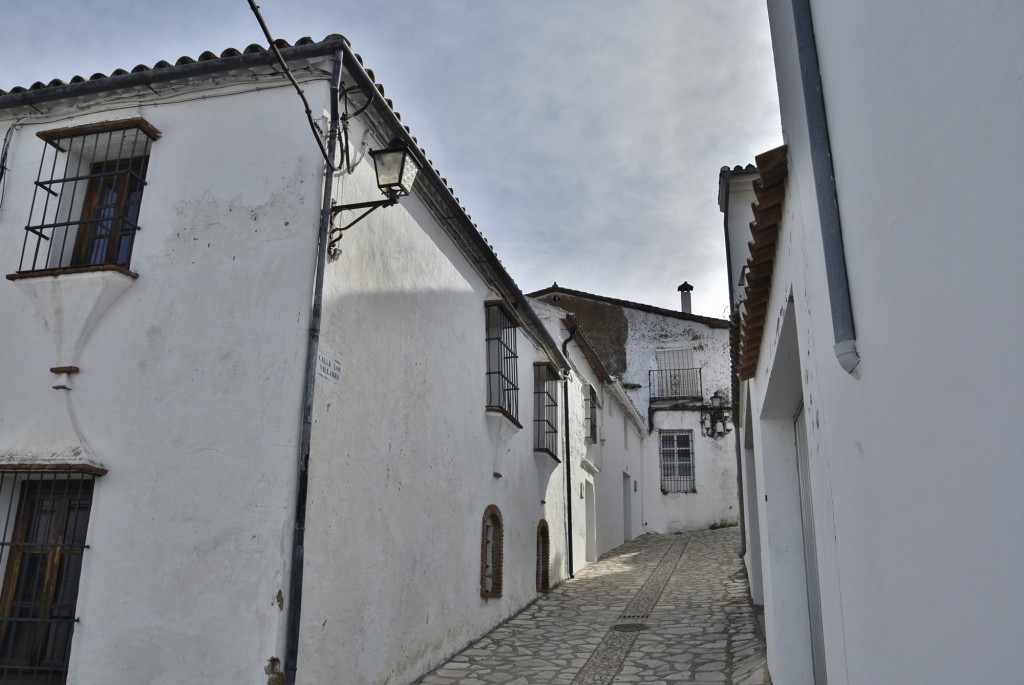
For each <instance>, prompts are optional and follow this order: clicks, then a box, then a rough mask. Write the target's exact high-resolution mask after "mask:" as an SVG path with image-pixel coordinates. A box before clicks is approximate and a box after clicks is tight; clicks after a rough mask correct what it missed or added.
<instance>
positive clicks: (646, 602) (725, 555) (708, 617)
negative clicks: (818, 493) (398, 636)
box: [418, 528, 770, 685]
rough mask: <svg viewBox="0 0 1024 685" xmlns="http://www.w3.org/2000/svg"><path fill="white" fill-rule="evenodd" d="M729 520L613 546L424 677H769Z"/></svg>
mask: <svg viewBox="0 0 1024 685" xmlns="http://www.w3.org/2000/svg"><path fill="white" fill-rule="evenodd" d="M738 543H739V531H738V529H737V528H725V529H720V530H706V531H698V532H693V533H681V534H677V535H644V536H642V537H640V538H637V539H636V540H633V541H632V542H628V543H626V544H625V545H622V546H621V547H618V548H616V549H615V550H612V551H611V552H610V553H608V554H607V555H606V556H604V557H603V558H601V559H600V560H599V561H598V562H597V563H594V564H591V565H590V566H588V567H587V568H585V569H584V570H582V571H580V572H579V573H577V574H576V578H575V579H574V580H570V581H568V582H566V583H563V584H562V585H561V586H559V587H558V588H556V589H554V590H552V591H551V593H549V594H548V595H545V596H543V597H541V598H539V599H538V600H537V601H536V602H534V603H533V604H531V605H530V606H529V607H527V608H526V609H525V610H524V611H523V612H521V613H520V614H518V615H517V616H515V617H514V618H512V619H511V620H510V621H508V622H507V623H505V624H503V625H501V626H499V627H498V628H496V629H495V630H493V631H492V632H491V633H489V634H488V635H486V636H484V637H483V638H481V639H480V640H477V641H476V642H474V643H473V644H471V645H470V646H469V647H467V648H466V649H464V650H463V651H462V652H460V653H458V654H456V655H455V656H454V657H452V659H451V660H450V661H448V662H447V663H445V664H443V665H442V666H440V667H439V668H437V669H436V670H435V671H433V672H431V673H429V674H427V675H425V676H424V677H423V678H421V679H420V680H419V681H418V683H422V685H492V684H494V685H542V684H546V683H553V684H557V685H609V684H616V685H617V684H619V683H651V684H658V683H725V684H726V685H769V683H770V679H769V676H768V672H767V665H766V661H765V648H764V638H763V636H762V632H761V629H760V627H759V625H758V619H757V614H756V612H755V609H754V608H753V606H752V605H751V604H750V601H749V596H748V593H747V581H746V576H745V574H744V572H743V565H742V562H741V561H740V559H739V557H737V555H736V549H737V547H738Z"/></svg>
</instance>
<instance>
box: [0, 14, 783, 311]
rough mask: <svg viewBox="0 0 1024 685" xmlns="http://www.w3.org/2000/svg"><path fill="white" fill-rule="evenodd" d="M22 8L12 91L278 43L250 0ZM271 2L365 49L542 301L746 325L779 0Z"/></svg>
mask: <svg viewBox="0 0 1024 685" xmlns="http://www.w3.org/2000/svg"><path fill="white" fill-rule="evenodd" d="M10 4H11V7H5V11H4V29H5V30H4V40H3V41H0V88H3V89H5V90H9V89H10V88H12V87H14V86H17V85H23V86H28V85H30V84H31V83H32V82H34V81H39V80H42V81H49V80H51V79H53V78H61V79H64V80H68V79H70V78H71V76H73V75H75V74H82V75H84V76H86V77H88V76H89V75H91V74H93V73H95V72H103V73H110V72H111V71H113V70H114V69H117V68H126V69H131V68H132V67H134V66H135V65H136V64H140V63H142V64H146V65H150V66H151V65H152V64H153V63H155V62H157V61H159V60H161V59H165V60H167V61H170V62H173V61H174V60H175V59H177V58H178V57H180V56H182V55H189V56H192V57H197V56H198V55H199V54H200V53H201V52H203V51H205V50H211V51H213V52H218V53H219V52H220V51H222V50H223V49H224V48H227V47H236V48H239V49H242V48H244V47H245V46H246V45H248V44H250V43H263V42H264V38H263V35H262V33H261V31H260V28H259V25H258V23H257V22H256V19H255V18H254V16H253V14H252V12H251V10H250V9H249V5H248V2H247V0H176V1H175V2H166V1H164V2H155V1H153V0H47V1H36V2H15V3H10ZM259 4H260V8H261V12H262V14H263V16H264V18H265V19H266V21H267V23H268V25H269V27H270V30H271V31H272V33H273V34H274V37H275V38H283V39H285V40H287V41H289V42H292V43H294V42H295V41H296V40H297V39H298V38H300V37H302V36H310V37H312V38H314V39H316V40H321V39H323V38H324V37H325V36H326V35H328V34H331V33H341V34H343V35H344V36H346V37H347V38H348V39H349V41H351V43H352V47H353V49H354V50H355V52H357V53H359V54H361V55H362V57H363V58H364V63H365V65H366V66H368V67H370V68H371V69H373V71H374V73H375V75H376V77H377V80H378V82H380V83H383V84H384V86H385V89H386V91H387V94H388V97H390V98H391V99H392V100H393V101H394V103H395V108H396V109H397V110H398V111H399V112H401V114H402V120H403V121H404V122H405V123H407V124H408V125H409V126H410V128H411V129H412V132H413V135H415V136H416V137H417V138H418V140H419V142H420V145H422V146H423V147H424V149H425V150H426V152H427V154H428V156H429V157H430V158H431V159H432V160H433V161H434V164H435V166H436V167H437V169H438V171H439V172H440V173H441V175H442V176H444V177H446V178H447V179H448V181H449V183H450V184H451V185H452V187H453V188H454V189H455V192H456V195H458V197H459V199H460V200H461V202H462V204H463V206H465V207H466V209H467V210H468V212H469V213H470V215H471V216H472V217H473V219H474V221H475V222H476V223H477V224H478V226H479V227H480V230H481V231H482V232H483V234H484V235H485V236H486V237H487V238H488V240H490V242H491V244H492V245H494V247H495V250H496V252H497V253H498V256H499V257H500V258H501V260H502V262H503V263H504V264H505V266H506V268H507V269H508V270H509V272H510V273H511V274H512V276H513V278H515V279H516V281H517V282H518V283H519V285H520V287H521V288H522V289H523V291H524V292H530V291H532V290H536V289H539V288H543V287H547V286H549V285H551V283H552V282H553V281H557V282H558V283H559V285H562V286H565V287H569V288H574V289H577V290H585V291H589V292H595V293H600V294H603V295H607V296H609V297H617V298H622V299H628V300H635V301H639V302H645V303H648V304H653V305H656V306H661V307H668V308H672V309H675V308H678V306H679V298H678V293H677V292H676V286H678V285H679V284H680V283H682V282H683V281H684V280H686V281H689V282H690V283H692V284H693V285H694V286H695V288H696V289H695V291H694V293H693V308H694V312H695V313H698V314H704V315H707V316H723V315H725V314H726V313H727V310H728V290H727V284H726V276H725V248H724V240H723V235H722V216H721V214H720V213H719V211H718V205H717V192H718V170H719V168H720V167H721V166H722V165H726V164H727V165H730V166H731V165H735V164H747V163H748V162H751V161H753V157H754V155H755V154H758V153H760V152H763V151H764V150H767V149H770V148H772V147H775V146H777V145H779V144H780V143H781V138H782V136H781V132H780V129H779V115H778V104H777V96H776V92H775V83H774V70H773V65H772V57H771V44H770V39H769V36H768V19H767V13H766V10H765V3H764V0H429V1H428V0H391V1H389V2H379V1H375V0H321V1H320V2H307V1H306V0H263V2H261V3H259ZM296 118H297V120H298V121H300V122H304V118H303V114H302V110H301V107H300V103H299V102H298V100H296Z"/></svg>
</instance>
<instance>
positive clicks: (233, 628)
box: [0, 40, 643, 685]
mask: <svg viewBox="0 0 1024 685" xmlns="http://www.w3.org/2000/svg"><path fill="white" fill-rule="evenodd" d="M328 42H330V40H328V41H325V43H328ZM332 45H333V43H332ZM333 49H334V48H333V47H332V48H331V50H333ZM331 50H327V49H324V50H323V53H324V54H319V55H315V56H312V57H310V56H307V57H306V58H304V59H303V60H299V62H298V64H297V65H296V75H297V77H298V78H299V80H300V81H301V82H302V86H303V90H304V91H305V95H306V97H307V98H308V100H309V102H310V105H311V108H312V110H313V111H314V112H324V113H325V115H324V117H322V118H321V119H320V120H319V124H320V125H321V126H322V127H323V128H324V129H326V128H327V127H328V125H329V121H328V118H327V115H326V113H327V112H329V110H330V90H329V83H328V80H327V78H326V77H325V76H324V74H325V73H326V74H329V73H330V71H331V64H332V57H331V56H330V52H331ZM286 53H287V54H294V53H288V51H286ZM229 68H230V72H229ZM353 78H354V76H353V75H352V74H351V73H346V74H345V76H344V79H345V84H346V85H347V86H351V85H352V83H351V79H353ZM119 83H124V82H123V81H122V82H119ZM93 85H94V84H93ZM150 85H152V88H150V87H143V86H139V85H137V84H136V85H134V86H130V87H128V86H125V87H121V88H119V89H118V90H117V91H116V92H115V91H114V90H110V91H102V92H92V93H89V94H87V95H86V94H79V95H75V93H81V92H82V91H74V90H72V91H70V94H69V95H68V96H67V98H65V99H54V100H50V101H47V102H45V103H41V104H40V103H37V104H35V105H34V106H33V107H25V106H15V105H12V104H11V102H12V98H11V97H9V96H8V97H7V99H6V100H5V99H4V98H5V94H3V93H0V131H2V132H6V131H7V130H8V128H9V127H13V132H12V137H11V139H10V144H9V146H8V149H7V152H8V156H7V161H6V165H5V167H6V169H5V172H4V175H3V179H2V184H3V185H2V191H3V201H2V204H0V259H2V260H3V269H4V273H6V274H13V273H14V272H16V271H18V270H19V268H20V267H19V262H18V258H19V255H20V254H21V250H22V245H23V242H24V240H25V235H26V231H25V225H26V217H28V216H29V214H30V209H31V202H32V197H33V190H34V181H35V180H36V173H37V171H38V168H39V159H40V154H41V151H42V149H43V147H44V146H45V143H44V142H43V141H42V140H40V139H39V138H38V137H37V136H36V134H37V133H38V132H40V131H46V130H52V129H57V128H63V127H68V126H78V125H82V124H88V123H93V122H101V121H110V120H114V119H123V118H128V117H141V118H144V119H145V120H146V121H147V122H149V124H150V125H152V126H153V127H155V128H156V129H158V130H159V132H160V133H161V136H160V138H159V139H158V140H156V141H155V142H154V143H153V146H152V151H151V153H150V158H149V167H148V173H147V175H146V181H147V186H146V189H145V192H144V194H143V198H142V201H141V212H140V215H139V219H138V223H139V225H140V226H141V229H140V231H139V232H138V234H137V235H136V238H135V243H134V251H133V254H132V258H131V264H130V268H131V271H132V272H134V273H135V274H137V277H132V275H130V274H126V273H124V272H123V270H122V271H118V270H102V271H97V270H88V269H86V270H84V271H83V270H79V272H77V273H63V272H61V273H47V274H45V275H38V274H37V275H35V277H28V278H20V279H17V280H4V281H0V283H3V285H2V286H0V320H2V321H3V322H4V326H3V329H2V332H0V336H2V345H0V378H3V379H4V389H5V391H6V392H4V393H2V394H0V471H3V470H4V469H7V471H4V473H7V474H8V475H10V473H13V472H12V471H11V469H21V470H20V471H18V473H20V474H22V475H19V476H13V477H17V478H24V477H26V476H24V474H25V473H29V472H32V473H36V477H40V476H38V474H39V473H43V472H44V470H45V469H52V468H55V467H59V468H60V469H62V470H64V471H75V470H77V471H83V470H85V471H88V472H89V473H99V474H102V475H99V476H98V477H97V478H96V479H95V485H94V493H93V503H92V510H91V513H90V518H89V521H88V531H87V544H88V549H86V550H85V551H84V552H83V557H82V559H83V562H82V571H81V579H80V583H79V593H78V597H77V605H76V606H75V608H74V611H75V615H76V616H78V617H79V618H80V619H81V620H80V622H79V623H77V624H76V625H75V631H74V639H73V640H72V642H71V653H70V659H69V666H68V668H69V672H68V677H67V682H69V683H98V682H103V683H111V684H113V685H120V684H124V685H128V684H131V685H135V684H137V683H141V682H145V683H153V684H154V685H156V684H166V685H177V684H179V683H182V682H210V681H216V682H224V683H255V682H260V683H263V682H265V683H268V685H280V684H281V683H284V682H285V680H284V678H285V673H284V672H285V671H286V670H287V668H288V666H290V664H287V663H283V661H284V657H285V652H286V644H287V639H288V638H287V635H288V626H287V616H288V612H289V611H290V610H291V608H292V605H291V604H290V600H289V580H290V577H291V573H292V572H293V569H294V566H293V559H292V540H293V538H292V529H293V525H294V522H295V515H296V514H295V512H296V506H297V504H296V490H297V485H298V482H299V479H298V475H297V474H298V464H299V457H298V452H299V448H300V433H301V430H300V429H301V424H302V411H301V408H302V401H303V391H304V374H305V368H306V366H305V365H306V347H307V340H308V334H309V329H310V325H311V299H312V297H313V293H314V287H315V286H314V283H315V281H314V274H315V268H316V256H317V230H318V227H319V223H320V213H321V204H322V196H323V192H324V184H325V178H326V177H325V173H324V162H323V159H322V157H321V155H320V152H319V150H318V149H317V145H316V142H315V141H314V140H313V139H312V133H311V131H310V129H309V126H308V125H307V122H306V121H304V119H303V118H302V116H301V109H300V108H299V106H298V104H299V103H298V100H297V98H296V96H295V93H294V91H292V90H291V88H290V86H288V85H287V83H286V82H284V81H283V80H282V79H281V78H280V76H279V75H275V74H273V73H272V71H271V70H270V69H269V68H267V67H265V66H252V65H251V64H249V65H247V66H244V67H239V66H238V65H237V64H235V65H234V66H232V65H231V64H228V66H225V68H224V70H222V71H216V70H214V71H211V72H210V73H207V74H206V75H205V76H203V77H201V78H200V77H195V78H191V77H190V78H185V77H182V78H181V79H178V80H175V81H164V82H160V83H154V84H150ZM113 87H114V86H111V88H113ZM154 91H155V92H154ZM11 95H16V94H11ZM386 114H387V112H383V113H382V110H381V109H380V108H378V109H374V110H371V111H369V112H368V113H367V114H366V115H364V116H361V117H359V118H356V119H353V120H352V121H351V122H350V129H349V141H350V146H351V152H352V159H353V161H354V162H355V165H354V170H353V171H352V173H341V174H338V175H337V176H336V179H335V185H334V192H333V193H332V195H333V200H334V201H335V202H336V203H338V204H342V203H351V202H361V201H365V200H368V199H376V198H377V197H380V195H379V191H378V190H377V189H376V187H375V185H374V182H373V170H372V163H371V162H370V160H369V158H367V157H365V154H364V153H365V151H366V148H367V147H369V148H378V147H380V146H382V145H384V144H385V143H386V142H387V141H388V140H390V139H391V138H392V137H394V136H396V135H403V132H402V131H401V130H398V127H397V126H396V125H395V124H394V122H392V121H390V120H389V119H388V118H387V116H385V115H386ZM364 143H365V145H364ZM446 194H447V195H446ZM438 198H441V200H438ZM445 198H451V195H450V191H449V190H448V189H446V188H444V187H443V186H442V185H441V184H440V183H439V181H437V180H436V179H435V177H432V176H430V175H429V174H426V173H425V174H424V175H423V176H422V180H421V181H419V182H418V183H417V189H416V190H415V191H414V193H413V194H412V195H411V196H409V197H407V198H404V199H403V200H402V201H401V203H400V204H399V205H398V206H395V207H390V208H387V209H382V210H379V211H377V212H375V213H373V214H371V215H370V216H369V217H368V218H367V219H365V220H364V221H363V222H361V223H360V224H358V225H357V226H356V227H355V228H353V229H352V230H350V231H347V232H346V234H345V237H344V239H343V240H342V241H341V243H340V247H341V248H342V251H343V252H342V255H341V257H340V259H338V260H337V261H332V262H328V263H327V266H326V269H325V272H324V286H323V319H322V321H321V324H320V342H319V354H320V356H321V357H322V358H323V360H324V362H325V363H326V364H327V366H329V367H330V373H326V374H325V375H322V376H321V375H317V376H316V380H315V385H314V389H315V394H314V400H315V401H314V405H313V414H312V419H313V422H314V423H313V429H312V444H311V452H310V459H309V479H308V495H307V499H306V503H307V515H306V516H307V517H306V526H305V547H304V549H305V552H304V566H303V568H304V582H303V584H302V589H303V598H302V605H301V606H302V612H301V623H300V633H299V635H300V638H299V643H298V644H299V659H298V662H297V666H298V670H297V682H298V683H321V682H345V683H351V684H353V685H358V684H361V683H367V684H369V683H374V684H377V683H392V684H398V685H401V684H404V683H409V682H412V681H413V680H415V678H417V677H418V676H419V675H421V674H422V673H423V672H424V671H426V670H428V669H429V668H431V667H432V666H434V665H436V664H437V663H439V662H440V661H441V660H442V659H444V658H445V657H447V656H448V655H450V654H451V653H453V652H454V651H456V650H458V649H460V648H462V647H464V646H465V645H466V644H467V643H468V642H470V641H471V640H473V639H475V638H476V637H477V636H479V635H481V634H482V633H484V632H486V631H487V630H489V629H490V628H492V627H494V626H495V625H497V624H498V623H500V622H501V621H503V620H505V619H507V618H508V617H510V616H511V615H513V614H514V613H516V612H517V611H518V610H520V609H521V608H522V607H523V606H525V605H526V604H527V603H529V602H530V601H532V600H533V599H534V598H535V597H536V596H537V592H538V591H537V588H536V578H537V559H538V555H537V551H538V545H537V540H538V526H539V524H540V523H541V522H542V521H543V522H545V523H546V525H547V529H548V535H549V538H548V539H549V544H550V560H549V566H548V568H549V574H550V584H551V586H554V585H555V584H557V583H559V582H561V581H562V580H563V579H565V578H566V577H568V575H569V573H568V565H567V553H568V549H567V539H568V538H567V532H566V524H565V520H566V516H565V514H566V505H567V499H568V504H569V505H570V506H571V508H572V509H571V511H572V517H573V536H572V541H573V547H574V551H575V553H574V564H573V569H574V570H578V569H579V568H582V567H583V566H584V565H585V564H586V563H587V560H588V559H591V558H596V555H597V554H600V553H602V552H604V551H606V550H607V549H610V548H611V547H614V546H616V545H617V544H619V543H621V541H622V540H623V538H624V537H632V536H633V535H636V534H639V533H640V532H641V531H642V527H641V524H640V522H641V520H642V512H641V506H642V503H641V497H640V495H639V494H638V493H639V486H637V490H636V492H635V493H632V494H631V497H630V500H629V503H628V507H623V501H624V497H625V496H626V493H627V488H626V481H625V476H628V477H629V478H630V479H632V481H634V482H637V481H639V480H640V479H641V477H642V473H641V471H642V469H640V468H639V461H640V460H639V457H638V456H637V455H638V453H639V452H638V451H639V450H640V449H642V446H643V440H642V436H641V433H640V432H639V431H638V428H637V426H642V419H641V417H640V416H639V414H637V413H636V411H635V409H633V408H632V407H631V406H629V403H628V401H624V398H625V395H624V394H623V393H622V390H621V388H618V387H612V386H611V385H609V383H608V382H606V381H602V380H600V379H599V378H598V377H597V372H595V371H594V369H593V368H591V367H590V366H589V365H588V364H587V362H586V360H585V359H584V357H583V355H582V353H581V351H580V349H579V348H578V346H571V347H570V358H571V360H572V362H571V366H570V367H569V368H571V369H572V372H571V374H570V384H569V396H570V436H571V451H572V455H573V458H572V459H570V460H567V459H566V458H565V455H564V453H563V449H564V448H563V447H562V441H561V440H559V447H558V449H557V450H556V454H555V455H553V456H552V455H549V454H547V453H543V452H537V451H535V449H534V442H533V430H534V429H533V395H532V393H533V380H534V377H533V367H534V364H535V363H538V362H540V363H547V364H551V365H553V367H554V368H555V369H556V371H557V372H558V373H562V372H563V369H564V365H565V364H566V363H567V362H566V361H565V360H564V359H563V358H562V356H561V352H560V350H559V349H558V345H557V343H556V342H555V340H556V335H555V334H557V333H558V331H559V324H558V322H557V320H555V319H550V320H547V319H546V320H545V321H544V322H543V323H542V322H541V319H540V318H539V317H538V316H537V315H536V314H535V313H534V312H533V311H532V309H530V306H529V304H528V303H527V300H526V299H525V298H524V297H523V296H522V293H520V292H519V291H518V289H517V288H516V287H515V285H514V283H513V282H512V281H511V278H510V277H509V276H508V274H506V273H505V272H504V271H503V270H502V269H501V267H500V266H496V264H497V262H496V260H494V259H493V254H490V253H489V252H486V253H482V252H474V251H475V250H479V249H480V247H479V245H480V243H482V240H481V239H480V238H479V236H478V235H474V234H475V229H472V228H471V224H470V222H469V220H468V217H465V215H464V213H463V214H462V216H463V217H465V218H464V219H459V217H458V216H456V218H455V219H454V220H452V219H451V218H450V216H449V217H447V218H446V219H444V220H442V219H440V218H439V217H438V203H439V202H441V201H446V200H445ZM447 201H451V200H450V199H449V200H447ZM460 221H462V222H463V223H461V224H460V223H459V222H460ZM339 223H340V222H339ZM471 230H472V231H473V233H472V234H471V233H470V232H469V231H471ZM474 241H476V242H474ZM488 258H489V259H490V260H491V261H488ZM50 266H54V265H53V264H50ZM61 266H66V264H62V265H61ZM492 302H500V303H502V305H503V306H504V307H506V308H507V309H508V310H509V312H510V313H511V315H512V316H513V317H514V319H515V321H516V322H517V323H518V325H519V327H518V328H517V329H516V333H515V338H516V348H517V361H516V369H517V374H518V386H519V391H518V401H519V411H518V422H515V421H512V420H510V419H509V418H508V417H506V416H505V415H503V414H500V413H498V412H494V411H488V410H486V409H485V407H486V404H487V382H486V377H485V373H486V371H487V365H488V360H487V355H486V346H485V333H486V324H485V307H486V306H487V304H488V303H492ZM545 326H548V327H549V328H550V331H551V332H550V333H547V332H545V331H546V329H545V328H544V327H545ZM563 337H564V336H563ZM60 367H77V369H78V371H77V372H75V371H70V372H66V373H52V372H51V371H50V369H59V368H60ZM55 385H56V386H62V387H61V388H54V387H53V386H55ZM589 385H594V387H595V388H597V390H598V394H599V396H600V398H601V410H602V413H601V417H602V426H601V430H602V442H600V443H599V444H587V440H586V439H585V437H584V435H585V433H584V403H583V398H584V394H583V389H584V387H588V386H589ZM559 386H561V383H559ZM559 402H560V403H561V402H562V399H561V398H559ZM559 407H560V416H561V404H560V405H559ZM623 417H626V418H623ZM558 430H559V436H560V437H561V436H564V432H562V431H564V430H565V426H564V425H563V423H560V424H559V428H558ZM623 431H625V433H628V434H631V435H630V437H629V438H628V440H629V444H628V446H627V444H626V440H627V439H626V438H625V436H624V433H623ZM609 441H610V442H611V443H612V444H613V445H614V446H608V447H606V446H605V444H606V443H607V442H609ZM620 446H621V449H620ZM584 455H585V457H586V462H584V460H583V457H584ZM566 463H569V464H570V468H571V477H572V479H573V489H571V490H570V491H569V493H568V495H569V496H568V498H567V491H566V486H565V475H566V474H565V466H564V465H565V464H566ZM588 465H589V467H588ZM104 472H105V473H104ZM605 474H607V477H605ZM59 477H63V476H59ZM10 482H11V481H10V480H8V481H7V483H8V487H7V489H6V490H3V491H0V505H2V506H3V507H4V508H5V510H8V507H9V506H11V505H12V502H11V498H12V493H14V492H15V490H16V489H17V488H11V487H9V483H10ZM19 482H20V481H19ZM581 485H582V486H583V491H582V492H583V497H582V498H581V497H580V486H581ZM18 487H20V485H19V486H18ZM588 493H590V494H589V496H588ZM588 503H589V504H590V505H591V506H590V509H591V514H590V516H589V517H588V513H587V510H588V506H587V505H588ZM492 505H493V506H496V507H497V508H498V509H499V510H500V513H501V519H502V529H503V543H504V544H503V550H504V554H503V570H502V576H501V577H502V594H501V596H500V597H497V598H488V599H484V598H483V597H482V596H481V556H482V547H481V541H482V537H481V534H482V529H483V526H482V524H483V516H484V512H485V510H486V509H487V508H488V507H489V506H492ZM16 509H17V503H16V502H15V503H13V506H11V509H10V510H11V511H15V510H16ZM627 512H628V514H627ZM627 521H631V522H632V523H631V524H630V525H631V530H628V531H627V530H626V528H627ZM604 527H607V529H606V530H605V529H604ZM4 542H10V540H5V541H4ZM588 546H589V548H588ZM0 566H2V568H3V569H4V572H5V574H10V573H11V571H10V569H9V568H8V564H7V557H6V556H5V557H4V558H2V559H0Z"/></svg>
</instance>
